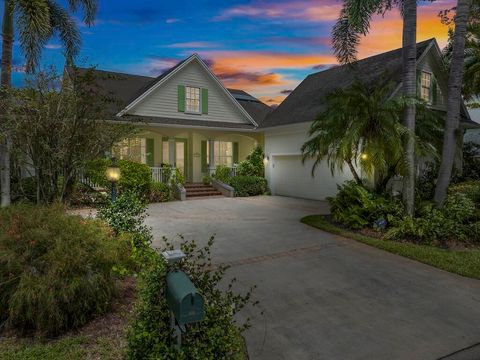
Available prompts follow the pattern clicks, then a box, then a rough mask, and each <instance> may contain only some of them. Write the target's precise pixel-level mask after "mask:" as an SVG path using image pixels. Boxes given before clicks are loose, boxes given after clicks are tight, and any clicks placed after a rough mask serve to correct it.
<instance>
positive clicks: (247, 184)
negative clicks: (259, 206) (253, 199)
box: [229, 176, 267, 197]
mask: <svg viewBox="0 0 480 360" xmlns="http://www.w3.org/2000/svg"><path fill="white" fill-rule="evenodd" d="M229 185H230V186H232V187H233V188H234V189H235V196H238V197H244V196H255V195H262V194H264V193H265V192H266V191H267V180H265V179H264V178H262V177H260V176H235V177H232V178H230V180H229Z"/></svg>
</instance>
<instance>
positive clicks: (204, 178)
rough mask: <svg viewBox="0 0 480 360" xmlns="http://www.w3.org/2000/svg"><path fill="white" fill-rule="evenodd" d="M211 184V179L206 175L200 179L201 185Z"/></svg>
mask: <svg viewBox="0 0 480 360" xmlns="http://www.w3.org/2000/svg"><path fill="white" fill-rule="evenodd" d="M211 182H212V178H211V177H210V176H208V175H205V176H204V177H203V178H202V183H203V185H210V183H211Z"/></svg>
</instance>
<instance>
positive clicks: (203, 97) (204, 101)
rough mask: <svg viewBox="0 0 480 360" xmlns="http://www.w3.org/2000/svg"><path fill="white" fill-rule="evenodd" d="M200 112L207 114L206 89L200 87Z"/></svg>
mask: <svg viewBox="0 0 480 360" xmlns="http://www.w3.org/2000/svg"><path fill="white" fill-rule="evenodd" d="M202 114H208V89H202Z"/></svg>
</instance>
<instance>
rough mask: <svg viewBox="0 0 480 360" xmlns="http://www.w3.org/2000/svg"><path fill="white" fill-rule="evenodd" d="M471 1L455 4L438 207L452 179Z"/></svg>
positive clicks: (436, 196)
mask: <svg viewBox="0 0 480 360" xmlns="http://www.w3.org/2000/svg"><path fill="white" fill-rule="evenodd" d="M470 2H471V0H458V3H457V12H456V15H455V34H454V36H453V51H452V60H451V62H450V75H449V78H448V98H447V117H446V119H445V130H444V133H443V148H442V162H441V164H440V169H439V170H438V180H437V185H436V187H435V195H434V197H433V201H434V202H435V204H437V206H439V207H441V206H442V205H443V202H444V201H445V198H446V196H447V189H448V186H449V185H450V180H451V177H452V168H453V164H454V161H455V151H456V149H457V134H458V131H459V122H460V121H459V119H460V107H461V104H462V94H461V92H462V80H463V68H464V58H465V36H466V33H467V21H468V13H469V11H470Z"/></svg>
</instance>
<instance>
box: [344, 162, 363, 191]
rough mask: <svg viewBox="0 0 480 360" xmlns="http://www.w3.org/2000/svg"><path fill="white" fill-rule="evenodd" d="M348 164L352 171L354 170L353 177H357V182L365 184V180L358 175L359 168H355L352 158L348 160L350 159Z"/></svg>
mask: <svg viewBox="0 0 480 360" xmlns="http://www.w3.org/2000/svg"><path fill="white" fill-rule="evenodd" d="M347 165H348V168H349V169H350V171H351V172H352V175H353V178H354V179H355V181H356V182H357V184H359V185H362V184H363V181H362V179H361V178H360V176H358V174H357V170H355V166H353V164H352V161H351V160H348V161H347Z"/></svg>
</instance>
